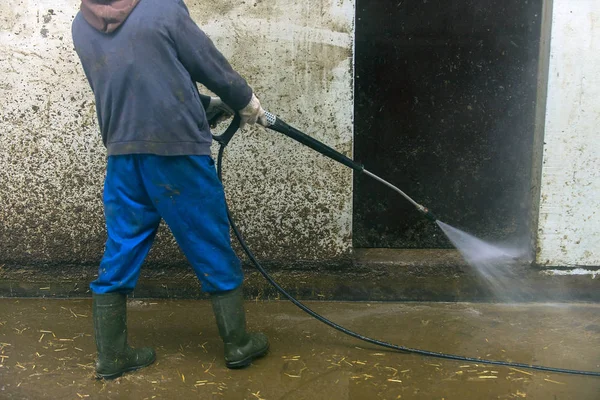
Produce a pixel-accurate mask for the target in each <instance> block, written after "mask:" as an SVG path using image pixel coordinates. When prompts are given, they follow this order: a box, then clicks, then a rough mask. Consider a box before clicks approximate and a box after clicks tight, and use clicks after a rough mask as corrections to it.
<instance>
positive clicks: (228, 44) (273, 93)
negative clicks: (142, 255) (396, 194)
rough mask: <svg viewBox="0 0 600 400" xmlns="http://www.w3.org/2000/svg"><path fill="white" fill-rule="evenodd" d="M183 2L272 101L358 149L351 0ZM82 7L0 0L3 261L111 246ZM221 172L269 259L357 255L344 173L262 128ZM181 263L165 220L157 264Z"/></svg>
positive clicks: (234, 148)
mask: <svg viewBox="0 0 600 400" xmlns="http://www.w3.org/2000/svg"><path fill="white" fill-rule="evenodd" d="M186 3H187V4H188V7H189V9H190V12H191V14H192V16H193V18H194V19H195V20H196V22H197V23H198V24H199V25H200V26H201V27H202V28H203V29H204V30H205V31H206V32H207V33H208V34H209V36H211V37H212V39H213V40H214V41H215V42H216V44H217V46H218V47H219V48H220V49H221V50H222V52H223V53H224V54H225V55H226V56H227V57H228V58H229V59H230V61H231V63H232V65H233V66H234V67H235V68H236V69H237V70H238V71H239V72H240V73H241V74H242V75H243V76H245V77H246V78H247V79H248V81H249V82H250V84H251V85H252V86H253V87H254V89H255V92H256V93H257V94H258V95H259V97H260V98H261V101H262V103H263V105H264V106H265V108H267V109H269V110H270V111H272V112H274V113H276V114H279V115H280V116H281V117H282V118H283V119H284V120H286V121H287V122H289V123H291V124H293V125H295V126H297V127H298V128H299V129H302V130H305V131H306V132H307V133H309V134H312V135H314V136H315V137H317V138H318V139H321V140H323V141H325V142H327V143H329V144H331V145H333V146H334V147H336V148H337V149H338V150H340V151H342V152H344V153H345V154H347V155H351V153H352V102H353V93H352V37H353V19H354V2H353V0H332V1H326V0H320V1H311V2H296V1H292V0H263V1H261V0H251V1H246V2H236V1H230V0H220V1H211V2H206V1H192V0H190V1H187V2H186ZM78 5H79V1H76V0H59V1H49V0H25V1H23V0H19V1H17V0H8V1H3V2H2V3H1V4H0V204H1V206H0V243H1V245H0V246H1V247H0V265H1V264H2V263H4V262H8V261H15V262H18V263H26V264H35V263H50V262H53V263H64V262H72V263H94V262H97V261H98V260H99V258H100V257H101V255H102V251H103V246H104V241H105V230H104V223H103V217H102V204H101V189H102V181H103V177H104V166H105V151H104V148H103V147H102V144H101V141H100V138H99V135H98V127H97V124H96V119H95V118H96V116H95V107H94V103H93V97H92V93H91V91H90V90H89V88H88V86H87V83H86V81H85V78H84V75H83V70H82V68H81V66H80V64H79V62H78V59H77V56H76V54H75V52H74V50H73V46H72V42H71V37H70V27H71V21H72V20H73V18H74V16H75V14H76V12H77V9H78ZM225 170H226V173H225V180H226V191H227V194H228V197H229V199H230V201H231V206H232V209H233V213H234V214H235V216H236V217H237V219H238V221H239V225H240V226H241V227H242V228H243V230H244V231H245V233H246V236H247V238H248V242H249V243H250V244H251V246H252V247H253V248H255V249H256V250H257V255H258V256H259V257H260V258H261V259H267V260H298V259H300V260H317V259H330V258H336V257H341V256H343V255H345V254H347V253H348V252H349V250H350V246H351V219H352V195H351V190H352V177H351V173H350V172H349V171H348V170H345V169H344V168H342V167H340V166H338V165H335V164H333V163H332V162H330V161H327V160H325V159H324V158H323V157H321V156H319V155H317V154H315V153H313V152H311V151H309V150H308V149H306V148H303V147H301V146H300V145H297V144H295V143H293V142H291V141H290V140H289V139H287V138H284V137H282V136H279V135H277V134H275V133H272V132H267V131H264V130H261V129H248V130H246V131H244V132H243V133H242V134H240V135H239V136H238V137H236V138H235V139H234V141H233V143H232V144H231V145H230V147H229V148H228V151H227V154H226V159H225ZM182 259H183V257H182V255H181V254H180V252H179V250H178V249H177V246H176V245H175V243H174V241H173V239H172V237H171V235H170V233H169V232H168V231H167V230H166V229H165V228H164V227H163V228H162V229H161V232H160V234H159V237H158V239H157V242H156V243H155V246H154V249H153V251H152V252H151V260H153V261H156V262H165V263H173V262H179V261H181V260H182Z"/></svg>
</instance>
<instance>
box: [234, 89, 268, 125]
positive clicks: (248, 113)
mask: <svg viewBox="0 0 600 400" xmlns="http://www.w3.org/2000/svg"><path fill="white" fill-rule="evenodd" d="M239 113H240V117H241V119H242V121H241V122H240V129H242V128H243V127H244V126H246V124H248V125H254V124H255V123H257V122H258V123H259V124H261V125H262V126H267V117H266V116H265V110H263V108H262V107H261V106H260V101H258V98H257V97H256V96H255V95H254V93H253V94H252V98H251V99H250V103H248V105H247V106H246V107H244V108H242V109H241V110H240V111H239Z"/></svg>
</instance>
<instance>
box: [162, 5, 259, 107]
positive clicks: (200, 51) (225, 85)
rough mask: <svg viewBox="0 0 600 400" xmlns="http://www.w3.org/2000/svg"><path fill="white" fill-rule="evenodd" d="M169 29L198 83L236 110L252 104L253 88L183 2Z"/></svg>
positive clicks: (186, 66)
mask: <svg viewBox="0 0 600 400" xmlns="http://www.w3.org/2000/svg"><path fill="white" fill-rule="evenodd" d="M167 29H168V31H169V35H170V37H171V40H172V41H173V44H174V46H175V49H176V51H177V56H178V58H179V60H180V61H181V63H182V64H183V66H184V67H185V68H186V69H187V70H188V72H189V73H190V75H191V77H192V79H193V80H194V81H196V82H199V83H201V84H203V85H204V86H206V87H207V88H208V89H209V90H211V91H212V92H214V93H216V94H217V96H219V97H220V98H221V99H222V100H223V101H224V102H225V103H226V104H227V105H229V106H230V107H231V108H233V109H234V110H236V111H239V110H242V109H243V108H244V107H246V106H247V105H248V104H249V103H250V100H251V98H252V88H250V86H248V84H247V83H246V81H245V80H244V78H242V77H241V76H240V75H239V74H238V73H237V72H235V71H234V70H233V68H232V67H231V65H230V64H229V62H228V61H227V59H226V58H225V57H224V56H223V54H221V52H220V51H219V50H218V49H217V48H216V47H215V45H214V44H213V42H212V40H210V38H209V37H208V36H206V34H205V33H204V32H202V30H201V29H200V28H199V27H198V25H196V23H195V22H194V21H193V20H192V18H191V17H190V14H189V11H188V9H187V7H186V6H185V4H184V3H183V1H181V0H180V1H177V4H176V6H175V13H174V15H173V16H172V18H169V24H168V25H167ZM203 104H204V101H203Z"/></svg>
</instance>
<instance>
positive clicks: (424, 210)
mask: <svg viewBox="0 0 600 400" xmlns="http://www.w3.org/2000/svg"><path fill="white" fill-rule="evenodd" d="M417 209H418V210H419V211H421V213H422V214H423V216H424V217H425V218H427V219H428V220H430V221H431V222H436V221H437V219H438V218H437V217H436V216H435V214H434V213H432V212H431V211H430V210H429V209H428V208H427V207H423V206H422V205H420V204H419V205H418V206H417Z"/></svg>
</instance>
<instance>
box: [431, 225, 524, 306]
mask: <svg viewBox="0 0 600 400" xmlns="http://www.w3.org/2000/svg"><path fill="white" fill-rule="evenodd" d="M436 223H437V224H438V226H439V227H440V229H442V231H443V232H444V233H445V234H446V236H447V237H448V239H449V240H450V241H451V242H452V244H453V245H454V246H455V247H456V249H457V250H458V251H459V252H460V254H461V255H462V256H463V258H464V259H465V261H466V262H467V263H468V264H469V265H470V266H471V267H473V268H474V269H475V271H476V272H477V273H478V274H479V276H480V277H481V278H483V279H484V280H485V282H486V283H487V284H488V285H489V287H490V289H491V290H492V291H493V293H494V295H495V296H496V297H497V298H498V299H500V300H503V301H521V300H524V299H525V298H527V297H529V296H528V290H527V288H526V286H525V284H524V283H523V282H522V281H521V279H520V277H519V276H517V271H516V270H515V269H516V268H517V267H518V266H519V265H523V261H522V260H523V257H524V256H525V255H526V252H527V250H526V249H525V248H517V247H506V246H499V245H494V244H491V243H488V242H485V241H483V240H481V239H478V238H476V237H475V236H473V235H470V234H468V233H466V232H463V231H461V230H460V229H456V228H454V227H452V226H450V225H448V224H445V223H444V222H442V221H436Z"/></svg>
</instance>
